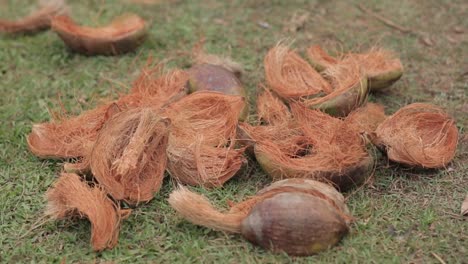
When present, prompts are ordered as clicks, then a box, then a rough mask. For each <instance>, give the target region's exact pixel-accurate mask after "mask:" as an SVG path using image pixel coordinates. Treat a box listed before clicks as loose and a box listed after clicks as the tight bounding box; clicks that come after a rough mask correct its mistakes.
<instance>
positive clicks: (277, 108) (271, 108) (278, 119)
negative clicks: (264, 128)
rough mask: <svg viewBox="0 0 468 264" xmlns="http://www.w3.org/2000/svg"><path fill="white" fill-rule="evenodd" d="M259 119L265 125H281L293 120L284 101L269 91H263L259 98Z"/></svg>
mask: <svg viewBox="0 0 468 264" xmlns="http://www.w3.org/2000/svg"><path fill="white" fill-rule="evenodd" d="M257 118H258V121H259V122H260V123H263V124H268V125H280V124H284V123H287V122H288V121H289V120H290V119H291V113H290V112H289V109H288V107H287V106H286V105H285V104H284V102H283V101H281V100H280V99H279V98H278V97H277V96H275V95H274V94H273V93H272V92H271V91H270V90H269V89H263V92H262V93H260V95H259V96H258V98H257Z"/></svg>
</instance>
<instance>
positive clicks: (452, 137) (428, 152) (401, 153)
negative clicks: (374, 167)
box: [375, 103, 458, 168]
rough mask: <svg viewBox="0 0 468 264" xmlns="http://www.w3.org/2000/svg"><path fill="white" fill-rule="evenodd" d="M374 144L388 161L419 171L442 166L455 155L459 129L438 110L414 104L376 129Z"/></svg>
mask: <svg viewBox="0 0 468 264" xmlns="http://www.w3.org/2000/svg"><path fill="white" fill-rule="evenodd" d="M376 135H377V139H376V142H375V143H376V144H377V145H378V146H380V147H381V148H383V149H385V150H386V152H387V155H388V158H389V159H390V160H393V161H395V162H399V163H403V164H406V165H409V166H416V167H422V168H442V167H445V166H446V165H447V164H448V163H449V162H450V161H451V160H452V159H453V157H454V156H455V151H456V149H457V143H458V130H457V127H456V125H455V121H454V120H453V118H451V117H450V116H449V115H448V114H447V113H445V112H444V110H442V109H441V108H439V107H437V106H434V105H430V104H423V103H414V104H410V105H408V106H405V107H403V108H401V109H400V110H398V111H397V112H396V113H395V114H393V115H391V116H390V117H388V118H387V119H386V120H385V121H384V122H383V123H382V124H380V125H379V126H378V127H377V130H376Z"/></svg>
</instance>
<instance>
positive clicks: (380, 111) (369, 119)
mask: <svg viewBox="0 0 468 264" xmlns="http://www.w3.org/2000/svg"><path fill="white" fill-rule="evenodd" d="M386 118H387V116H386V115H385V111H384V106H383V105H380V104H375V103H367V104H366V105H365V106H363V107H360V108H358V109H356V110H354V111H353V112H351V113H350V114H349V115H348V116H347V117H346V118H345V122H346V123H347V124H348V125H349V126H352V127H354V128H355V129H356V131H357V132H359V133H361V134H362V133H366V134H369V135H370V134H372V133H374V132H375V130H376V129H377V127H378V126H379V125H380V124H381V123H382V122H383V121H384V120H385V119H386Z"/></svg>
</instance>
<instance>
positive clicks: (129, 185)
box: [87, 108, 170, 204]
mask: <svg viewBox="0 0 468 264" xmlns="http://www.w3.org/2000/svg"><path fill="white" fill-rule="evenodd" d="M169 125H170V121H169V120H168V119H162V118H160V117H159V116H157V115H156V113H155V112H154V111H153V110H151V109H149V108H143V109H141V108H137V109H132V110H128V111H124V112H121V113H119V114H116V115H115V116H114V117H113V118H112V119H110V120H109V121H108V122H107V123H106V125H105V126H104V127H103V129H102V130H101V131H100V133H99V137H98V138H97V140H96V143H95V144H94V147H93V149H92V152H91V155H90V157H89V158H88V157H87V159H88V160H89V164H90V167H91V172H92V173H93V175H94V177H95V178H96V180H97V181H98V182H99V183H100V184H101V185H102V186H103V187H104V188H105V189H106V190H107V192H109V194H110V195H112V197H113V198H114V199H116V200H125V201H127V202H129V203H132V204H136V203H139V202H146V201H149V200H151V199H152V198H153V197H154V194H155V193H156V192H157V191H158V190H159V188H160V187H161V184H162V181H163V177H164V170H165V168H166V164H167V156H166V147H167V142H168V138H169Z"/></svg>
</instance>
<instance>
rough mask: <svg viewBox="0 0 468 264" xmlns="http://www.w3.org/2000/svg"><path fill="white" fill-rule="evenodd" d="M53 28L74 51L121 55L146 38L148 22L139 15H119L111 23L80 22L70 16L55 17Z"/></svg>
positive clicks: (90, 53)
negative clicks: (85, 24) (93, 26)
mask: <svg viewBox="0 0 468 264" xmlns="http://www.w3.org/2000/svg"><path fill="white" fill-rule="evenodd" d="M52 29H53V30H54V31H55V32H56V33H57V34H58V35H59V36H60V38H61V39H62V40H63V41H64V42H65V44H66V45H67V46H68V47H69V48H70V49H71V50H73V51H75V52H78V53H81V54H85V55H118V54H122V53H126V52H129V51H132V50H134V49H136V48H137V47H138V46H140V45H141V44H142V43H143V41H144V40H145V38H146V35H147V26H146V22H145V21H144V20H143V19H142V18H141V17H139V16H137V15H135V14H125V15H122V16H119V17H116V18H115V19H114V20H113V21H112V22H111V23H110V24H109V25H107V26H104V27H100V28H92V27H85V26H79V25H77V24H76V23H75V22H74V21H73V20H72V19H71V18H70V17H68V16H57V17H55V18H54V19H53V20H52Z"/></svg>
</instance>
